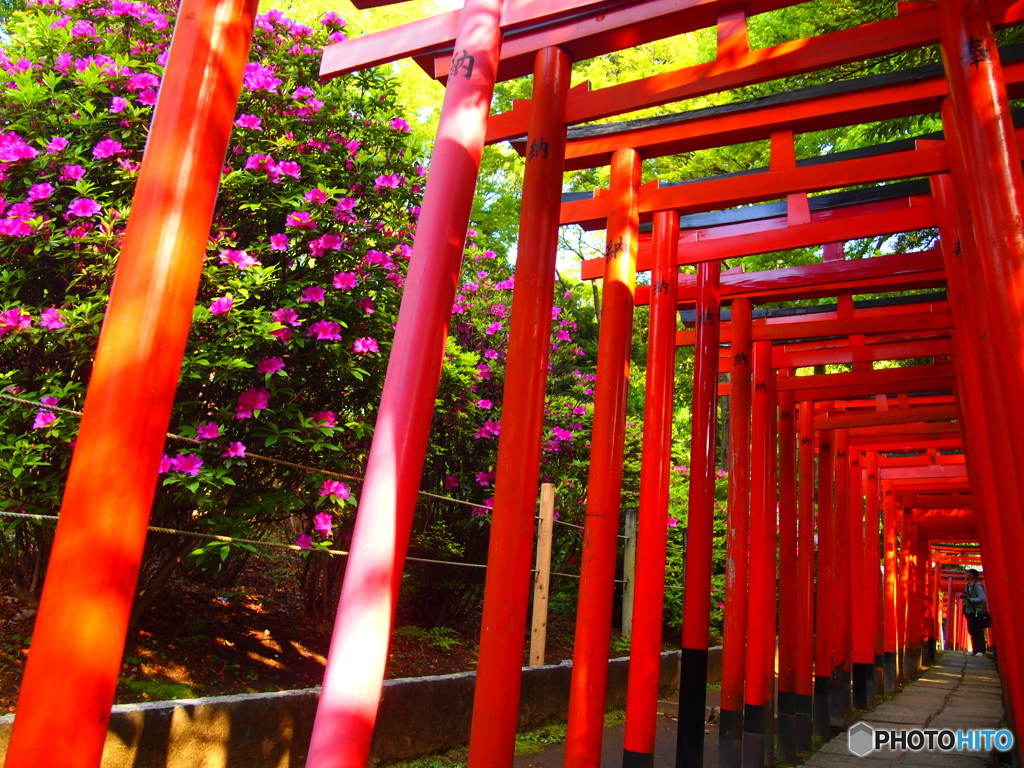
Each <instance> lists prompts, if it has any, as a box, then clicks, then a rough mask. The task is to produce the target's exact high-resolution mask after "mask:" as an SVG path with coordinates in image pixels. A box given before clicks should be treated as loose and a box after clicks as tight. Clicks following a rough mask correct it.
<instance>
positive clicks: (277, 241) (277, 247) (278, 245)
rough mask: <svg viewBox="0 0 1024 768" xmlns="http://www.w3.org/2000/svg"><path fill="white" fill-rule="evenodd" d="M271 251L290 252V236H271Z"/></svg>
mask: <svg viewBox="0 0 1024 768" xmlns="http://www.w3.org/2000/svg"><path fill="white" fill-rule="evenodd" d="M270 250H272V251H287V250H288V235H282V234H277V235H271V236H270Z"/></svg>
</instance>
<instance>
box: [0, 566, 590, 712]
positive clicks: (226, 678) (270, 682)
mask: <svg viewBox="0 0 1024 768" xmlns="http://www.w3.org/2000/svg"><path fill="white" fill-rule="evenodd" d="M265 566H266V563H264V564H262V565H261V564H260V563H254V564H252V565H250V566H248V567H247V568H246V569H245V570H244V571H243V572H242V575H241V576H240V578H239V580H238V582H237V584H236V585H235V586H232V587H229V588H220V589H218V588H215V587H212V586H210V585H208V584H197V583H188V582H185V581H183V580H178V581H176V582H173V583H172V584H171V585H170V587H169V588H168V590H167V594H166V598H165V599H162V600H161V601H160V602H159V604H155V605H154V606H151V607H150V609H148V610H147V612H146V613H145V614H144V615H143V617H142V619H141V620H140V622H139V626H138V627H137V628H135V629H133V630H132V631H131V633H130V635H129V637H128V640H127V645H126V648H125V654H124V662H123V665H122V668H121V676H120V680H119V684H118V689H117V702H118V703H127V702H135V701H147V700H156V699H171V698H191V697H197V696H215V695H221V694H231V693H246V692H257V691H277V690H290V689H296V688H308V687H311V686H315V685H319V684H320V683H321V682H322V679H323V672H324V665H325V663H326V658H325V657H326V654H327V650H328V647H329V643H330V633H331V625H330V623H329V622H328V621H313V620H311V619H310V618H308V616H307V615H306V611H305V609H304V606H303V601H302V598H301V590H300V587H299V583H298V573H299V568H298V567H297V565H296V564H295V563H294V562H289V561H287V560H284V561H282V560H276V561H274V563H273V567H265ZM34 621H35V607H34V605H32V604H31V603H30V602H27V601H24V600H21V599H19V598H18V597H16V596H15V595H14V593H13V590H12V589H10V585H9V584H8V583H7V582H5V581H4V580H3V579H2V577H0V713H10V712H14V711H15V707H16V703H17V696H18V686H19V683H20V680H21V675H22V670H23V668H24V664H25V659H26V657H27V654H28V646H29V642H30V640H31V636H32V627H33V623H34ZM549 621H550V624H551V631H550V634H549V638H548V643H547V661H548V663H558V662H559V661H561V660H562V659H568V658H571V657H572V642H571V639H572V630H573V626H572V621H571V619H568V618H564V617H558V616H554V615H552V616H551V617H550V618H549ZM478 636H479V618H478V617H477V618H475V619H471V620H468V621H466V622H465V623H464V625H463V626H458V627H442V628H424V627H412V626H406V627H399V628H397V629H396V631H395V632H394V634H393V635H392V638H391V646H390V652H389V656H388V666H387V672H386V675H387V677H389V678H397V677H418V676H422V675H439V674H448V673H452V672H462V671H467V670H472V669H474V667H475V665H476V656H477V642H478Z"/></svg>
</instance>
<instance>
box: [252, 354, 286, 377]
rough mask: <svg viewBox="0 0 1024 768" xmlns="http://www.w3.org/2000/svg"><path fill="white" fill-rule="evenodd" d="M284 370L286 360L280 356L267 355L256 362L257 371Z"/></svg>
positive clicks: (272, 371)
mask: <svg viewBox="0 0 1024 768" xmlns="http://www.w3.org/2000/svg"><path fill="white" fill-rule="evenodd" d="M282 370H284V360H282V359H281V358H280V357H265V358H263V359H262V360H260V361H259V362H258V363H256V373H277V372H278V371H282Z"/></svg>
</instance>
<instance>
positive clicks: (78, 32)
mask: <svg viewBox="0 0 1024 768" xmlns="http://www.w3.org/2000/svg"><path fill="white" fill-rule="evenodd" d="M95 34H96V27H95V26H93V23H92V22H91V21H87V20H85V19H80V20H79V21H76V22H75V23H74V25H73V26H72V27H71V36H72V37H93V36H94V35H95Z"/></svg>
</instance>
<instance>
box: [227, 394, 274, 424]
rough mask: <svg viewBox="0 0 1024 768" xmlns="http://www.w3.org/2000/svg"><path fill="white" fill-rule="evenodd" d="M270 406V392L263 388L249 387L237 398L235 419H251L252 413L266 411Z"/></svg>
mask: <svg viewBox="0 0 1024 768" xmlns="http://www.w3.org/2000/svg"><path fill="white" fill-rule="evenodd" d="M268 405H270V392H269V391H267V390H266V389H264V388H263V387H249V389H247V390H245V392H243V393H242V394H240V395H239V396H238V403H237V404H236V405H235V418H236V419H251V418H252V416H253V412H254V411H263V410H266V408H267V406H268Z"/></svg>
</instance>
